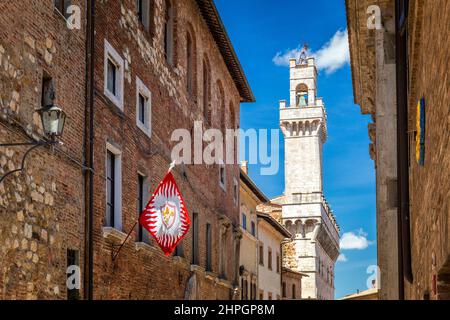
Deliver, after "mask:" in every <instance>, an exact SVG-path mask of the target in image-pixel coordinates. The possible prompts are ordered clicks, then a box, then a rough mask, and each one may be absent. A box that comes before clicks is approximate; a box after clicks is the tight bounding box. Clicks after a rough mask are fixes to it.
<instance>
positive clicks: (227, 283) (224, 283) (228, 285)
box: [217, 278, 233, 289]
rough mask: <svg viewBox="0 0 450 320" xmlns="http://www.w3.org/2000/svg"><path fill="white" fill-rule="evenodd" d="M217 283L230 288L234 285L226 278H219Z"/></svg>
mask: <svg viewBox="0 0 450 320" xmlns="http://www.w3.org/2000/svg"><path fill="white" fill-rule="evenodd" d="M217 284H218V285H220V286H222V287H225V288H228V289H232V288H233V286H232V285H231V282H230V281H228V280H226V279H222V278H219V281H218V282H217Z"/></svg>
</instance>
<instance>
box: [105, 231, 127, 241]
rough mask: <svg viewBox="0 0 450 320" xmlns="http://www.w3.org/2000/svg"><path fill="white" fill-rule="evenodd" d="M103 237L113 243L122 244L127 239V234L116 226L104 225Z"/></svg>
mask: <svg viewBox="0 0 450 320" xmlns="http://www.w3.org/2000/svg"><path fill="white" fill-rule="evenodd" d="M103 238H105V239H106V241H108V242H111V243H112V244H115V245H120V244H122V243H123V242H124V241H125V239H126V238H127V235H126V234H125V233H123V232H122V231H119V230H117V229H115V228H111V227H103Z"/></svg>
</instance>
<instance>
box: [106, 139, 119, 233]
mask: <svg viewBox="0 0 450 320" xmlns="http://www.w3.org/2000/svg"><path fill="white" fill-rule="evenodd" d="M121 175H122V173H121V153H120V150H118V149H117V148H115V147H113V146H111V145H108V146H107V152H106V218H105V226H106V227H111V228H115V229H117V230H121V229H122V181H121V180H122V177H121Z"/></svg>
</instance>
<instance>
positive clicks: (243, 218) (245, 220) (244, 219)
mask: <svg viewBox="0 0 450 320" xmlns="http://www.w3.org/2000/svg"><path fill="white" fill-rule="evenodd" d="M242 229H244V230H247V215H246V214H245V213H244V212H242Z"/></svg>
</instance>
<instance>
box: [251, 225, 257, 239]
mask: <svg viewBox="0 0 450 320" xmlns="http://www.w3.org/2000/svg"><path fill="white" fill-rule="evenodd" d="M250 234H251V235H252V236H254V237H256V223H255V221H251V224H250Z"/></svg>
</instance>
